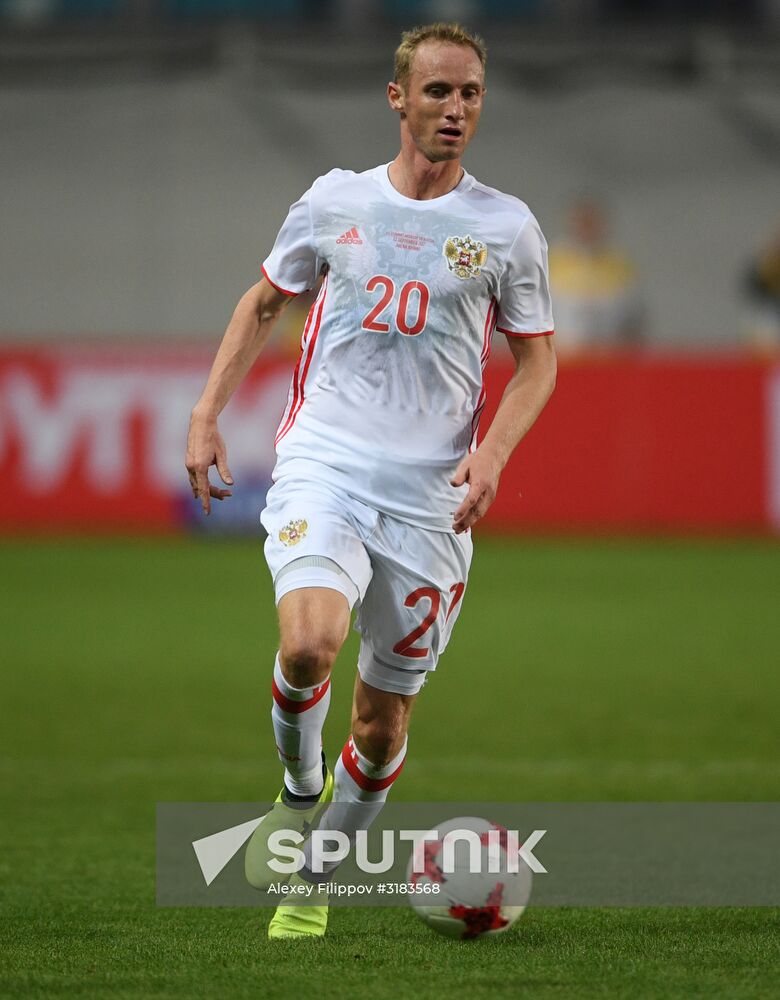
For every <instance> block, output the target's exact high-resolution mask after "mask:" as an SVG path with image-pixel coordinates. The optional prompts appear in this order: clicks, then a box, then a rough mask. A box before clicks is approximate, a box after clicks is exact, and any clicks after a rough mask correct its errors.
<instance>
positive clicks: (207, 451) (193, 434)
mask: <svg viewBox="0 0 780 1000" xmlns="http://www.w3.org/2000/svg"><path fill="white" fill-rule="evenodd" d="M185 464H186V466H187V472H188V474H189V477H190V487H191V488H192V495H193V497H194V498H195V499H196V500H200V503H201V506H202V507H203V513H204V514H210V513H211V498H212V497H213V498H214V499H215V500H224V499H225V497H229V496H232V495H233V494H232V492H231V491H230V490H223V489H222V488H221V487H219V486H212V485H211V483H209V468H210V467H211V466H212V465H215V466H216V467H217V472H218V473H219V476H220V478H221V480H222V482H223V483H225V485H226V486H232V485H233V477H232V476H231V475H230V469H229V468H228V464H227V449H226V448H225V442H224V441H223V440H222V435H221V434H220V433H219V430H218V429H217V420H216V417H214V418H211V417H201V416H198V415H196V414H195V413H194V412H193V414H192V417H191V418H190V432H189V435H188V436H187V458H186V462H185Z"/></svg>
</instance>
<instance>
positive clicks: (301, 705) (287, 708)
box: [271, 677, 330, 715]
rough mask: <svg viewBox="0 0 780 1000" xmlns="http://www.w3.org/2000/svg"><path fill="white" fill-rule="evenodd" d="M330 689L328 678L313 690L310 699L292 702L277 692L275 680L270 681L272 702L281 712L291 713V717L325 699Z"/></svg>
mask: <svg viewBox="0 0 780 1000" xmlns="http://www.w3.org/2000/svg"><path fill="white" fill-rule="evenodd" d="M329 687H330V677H329V678H328V679H327V680H326V681H325V683H324V684H321V685H320V686H319V687H316V688H315V689H314V694H313V695H312V696H311V698H307V699H306V701H293V700H292V698H288V697H287V696H286V695H284V694H282V692H281V691H280V690H279V685H278V684H277V683H276V678H275V677H274V678H273V679H272V680H271V690H272V691H273V695H274V701H275V702H276V704H277V705H278V706H279V708H281V709H282V711H283V712H292V714H293V715H299V714H300V713H301V712H305V711H306V709H307V708H312V707H313V706H314V705H316V704H317V702H318V701H319V700H320V699H321V698H324V697H325V693H326V692H327V690H328V688H329Z"/></svg>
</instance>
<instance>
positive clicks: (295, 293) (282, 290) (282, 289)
mask: <svg viewBox="0 0 780 1000" xmlns="http://www.w3.org/2000/svg"><path fill="white" fill-rule="evenodd" d="M260 270H261V271H262V272H263V277H264V278H265V280H266V281H267V282H268V284H269V285H273V286H274V288H275V289H276V290H277V292H281V293H282V295H289V296H290V297H291V298H294V297H295V296H296V295H300V292H288V291H287V289H286V288H282V286H281V285H277V284H276V282H275V281H272V280H271V278H270V277H269V274H268V271H266V269H265V264H263V265H262V267H261V268H260Z"/></svg>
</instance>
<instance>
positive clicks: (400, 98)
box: [387, 81, 404, 111]
mask: <svg viewBox="0 0 780 1000" xmlns="http://www.w3.org/2000/svg"><path fill="white" fill-rule="evenodd" d="M387 103H388V104H389V105H390V107H391V108H392V109H393V111H403V110H404V92H403V90H402V88H401V86H400V85H399V84H397V83H395V82H393V81H391V82H390V83H388V85H387Z"/></svg>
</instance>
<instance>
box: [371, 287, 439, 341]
mask: <svg viewBox="0 0 780 1000" xmlns="http://www.w3.org/2000/svg"><path fill="white" fill-rule="evenodd" d="M366 291H367V292H371V293H374V294H379V299H378V301H377V302H375V303H374V305H373V306H372V307H371V309H370V310H369V311H368V312H367V313H366V315H365V316H364V317H363V322H362V323H361V324H360V325H361V327H362V328H363V329H364V330H370V331H371V332H372V333H389V332H390V322H389V321H390V318H391V317H392V316H393V313H394V314H395V315H394V317H393V318H394V321H395V328H396V329H397V330H398V332H399V333H402V334H403V335H404V336H406V337H416V336H417V335H418V334H420V333H422V332H423V330H424V329H425V324H426V323H427V322H428V303H429V302H430V300H431V293H430V290H429V288H428V286H427V285H426V284H425V282H424V281H407V282H406V284H405V285H403V286H402V287H401V291H400V292H399V294H398V295H397V296H396V287H395V282H394V281H393V279H392V278H388V277H387V275H386V274H375V275H374V276H373V277H372V278H369V279H368V281H367V282H366Z"/></svg>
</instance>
